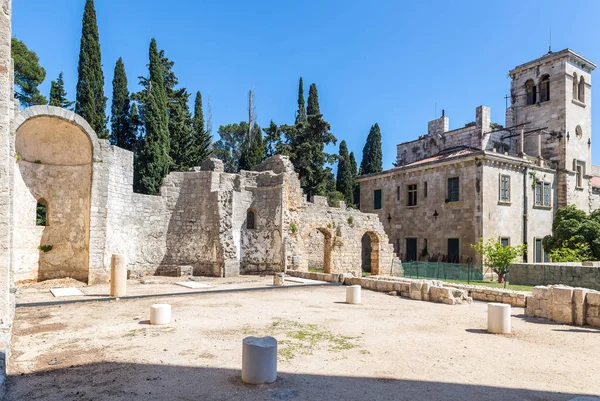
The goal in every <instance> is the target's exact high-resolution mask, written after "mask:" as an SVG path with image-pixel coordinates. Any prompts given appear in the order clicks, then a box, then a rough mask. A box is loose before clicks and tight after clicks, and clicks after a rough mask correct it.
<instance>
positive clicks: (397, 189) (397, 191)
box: [396, 186, 400, 201]
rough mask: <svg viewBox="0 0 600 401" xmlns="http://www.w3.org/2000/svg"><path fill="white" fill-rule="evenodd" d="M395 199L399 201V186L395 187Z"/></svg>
mask: <svg viewBox="0 0 600 401" xmlns="http://www.w3.org/2000/svg"><path fill="white" fill-rule="evenodd" d="M396 200H397V201H400V186H397V187H396Z"/></svg>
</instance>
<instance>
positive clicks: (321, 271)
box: [308, 269, 325, 273]
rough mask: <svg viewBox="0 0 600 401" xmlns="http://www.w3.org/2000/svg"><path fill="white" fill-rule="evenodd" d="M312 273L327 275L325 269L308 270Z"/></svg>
mask: <svg viewBox="0 0 600 401" xmlns="http://www.w3.org/2000/svg"><path fill="white" fill-rule="evenodd" d="M308 271H309V272H310V273H325V270H323V269H308Z"/></svg>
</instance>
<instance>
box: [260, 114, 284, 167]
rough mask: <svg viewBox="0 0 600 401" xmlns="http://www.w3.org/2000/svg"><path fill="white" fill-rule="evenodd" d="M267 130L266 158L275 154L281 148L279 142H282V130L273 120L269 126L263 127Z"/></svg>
mask: <svg viewBox="0 0 600 401" xmlns="http://www.w3.org/2000/svg"><path fill="white" fill-rule="evenodd" d="M263 131H264V132H265V159H266V158H267V157H271V156H275V155H276V154H277V153H278V150H279V147H280V146H279V144H280V142H281V131H280V130H279V127H278V126H277V124H275V123H274V122H273V120H271V123H270V124H269V127H268V128H263Z"/></svg>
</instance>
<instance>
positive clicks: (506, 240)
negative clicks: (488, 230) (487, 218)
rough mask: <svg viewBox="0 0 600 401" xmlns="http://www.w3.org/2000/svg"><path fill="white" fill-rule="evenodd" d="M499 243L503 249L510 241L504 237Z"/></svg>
mask: <svg viewBox="0 0 600 401" xmlns="http://www.w3.org/2000/svg"><path fill="white" fill-rule="evenodd" d="M500 243H501V244H502V246H503V247H505V248H506V247H507V246H509V245H510V239H508V238H506V237H504V238H500Z"/></svg>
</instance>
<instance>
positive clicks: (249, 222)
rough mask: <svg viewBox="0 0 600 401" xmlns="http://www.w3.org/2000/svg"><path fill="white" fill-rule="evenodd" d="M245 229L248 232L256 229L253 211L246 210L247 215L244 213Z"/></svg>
mask: <svg viewBox="0 0 600 401" xmlns="http://www.w3.org/2000/svg"><path fill="white" fill-rule="evenodd" d="M246 228H247V229H248V230H255V229H256V213H254V210H248V213H246Z"/></svg>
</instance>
